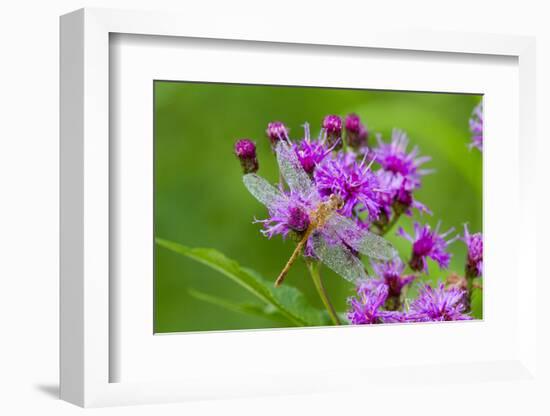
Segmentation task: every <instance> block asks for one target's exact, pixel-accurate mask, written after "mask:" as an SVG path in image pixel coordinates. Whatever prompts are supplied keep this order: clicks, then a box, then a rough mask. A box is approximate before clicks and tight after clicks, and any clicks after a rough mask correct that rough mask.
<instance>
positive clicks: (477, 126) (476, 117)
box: [470, 103, 483, 152]
mask: <svg viewBox="0 0 550 416" xmlns="http://www.w3.org/2000/svg"><path fill="white" fill-rule="evenodd" d="M470 132H471V133H472V143H470V149H472V148H474V147H475V148H476V149H479V151H480V152H482V151H483V103H479V104H478V105H477V106H476V107H475V108H474V110H473V111H472V116H471V117H470Z"/></svg>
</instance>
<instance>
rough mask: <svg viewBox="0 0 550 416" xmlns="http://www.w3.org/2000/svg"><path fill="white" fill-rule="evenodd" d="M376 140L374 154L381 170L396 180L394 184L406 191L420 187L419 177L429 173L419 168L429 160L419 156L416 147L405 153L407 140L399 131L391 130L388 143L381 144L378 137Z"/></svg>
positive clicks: (426, 157) (403, 133) (380, 139)
mask: <svg viewBox="0 0 550 416" xmlns="http://www.w3.org/2000/svg"><path fill="white" fill-rule="evenodd" d="M376 139H377V142H378V147H376V148H375V149H374V154H375V156H376V161H377V162H378V163H379V164H380V166H381V167H382V169H383V170H385V171H386V172H390V173H391V174H392V176H394V177H395V178H396V179H397V180H398V181H397V182H395V184H396V185H397V184H399V186H400V188H402V189H404V190H406V191H412V190H414V189H417V188H418V187H419V186H420V177H421V176H422V175H425V174H427V173H430V172H431V171H430V170H426V169H419V167H420V165H422V164H424V163H426V162H428V161H429V160H431V158H430V157H429V156H419V155H418V154H419V150H418V147H417V146H415V147H414V148H413V149H412V150H411V151H410V152H409V153H407V146H408V144H409V139H408V137H407V134H406V133H405V132H403V131H401V130H398V129H394V130H393V132H392V137H391V141H390V143H385V142H383V141H382V136H380V135H378V136H377V137H376Z"/></svg>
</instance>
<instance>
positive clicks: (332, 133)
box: [323, 114, 342, 150]
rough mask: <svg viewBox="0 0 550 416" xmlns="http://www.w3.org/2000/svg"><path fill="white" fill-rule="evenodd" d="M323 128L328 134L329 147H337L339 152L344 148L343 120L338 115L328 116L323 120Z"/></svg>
mask: <svg viewBox="0 0 550 416" xmlns="http://www.w3.org/2000/svg"><path fill="white" fill-rule="evenodd" d="M323 128H324V129H325V131H326V133H327V139H328V144H329V146H334V145H336V146H335V149H336V150H338V149H339V148H341V147H342V141H341V137H342V119H341V118H340V117H338V116H336V115H333V114H331V115H328V116H326V117H325V119H324V120H323ZM337 142H338V143H337Z"/></svg>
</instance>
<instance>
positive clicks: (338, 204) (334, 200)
mask: <svg viewBox="0 0 550 416" xmlns="http://www.w3.org/2000/svg"><path fill="white" fill-rule="evenodd" d="M328 201H329V204H330V206H331V207H332V208H333V209H334V210H335V211H336V210H339V209H342V208H343V207H344V200H343V199H342V197H341V196H339V195H336V194H332V195H331V196H330V197H329V199H328Z"/></svg>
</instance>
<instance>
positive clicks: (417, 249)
mask: <svg viewBox="0 0 550 416" xmlns="http://www.w3.org/2000/svg"><path fill="white" fill-rule="evenodd" d="M440 226H441V222H439V223H438V224H437V226H436V227H435V230H433V231H432V229H431V228H430V226H429V225H428V224H426V225H424V226H422V225H420V224H419V223H417V222H415V223H414V234H415V235H414V238H413V237H411V236H410V235H409V234H407V233H406V232H405V230H403V228H401V227H400V228H399V230H398V231H397V235H399V236H401V237H404V238H406V239H407V240H408V241H410V242H411V243H412V255H411V259H410V261H409V266H410V268H411V269H413V270H416V271H424V272H425V273H428V262H427V258H428V257H429V258H431V259H432V260H434V261H436V262H437V263H438V264H439V267H440V268H442V269H446V268H447V267H449V262H450V261H451V254H450V253H448V252H447V251H446V250H447V246H448V245H449V244H451V243H452V242H454V241H455V240H456V239H457V238H458V236H456V237H454V238H451V239H450V240H447V241H446V240H445V237H447V236H448V235H449V234H450V233H452V232H453V231H454V228H450V229H449V230H448V231H447V232H445V233H442V234H439V228H440Z"/></svg>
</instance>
